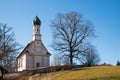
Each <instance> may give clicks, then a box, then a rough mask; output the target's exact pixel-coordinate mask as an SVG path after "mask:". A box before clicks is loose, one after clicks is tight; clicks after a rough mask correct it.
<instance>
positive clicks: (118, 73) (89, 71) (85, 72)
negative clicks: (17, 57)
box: [5, 66, 120, 80]
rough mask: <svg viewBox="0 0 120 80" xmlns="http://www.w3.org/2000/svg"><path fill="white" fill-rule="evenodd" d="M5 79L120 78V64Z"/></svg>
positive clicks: (112, 79)
mask: <svg viewBox="0 0 120 80" xmlns="http://www.w3.org/2000/svg"><path fill="white" fill-rule="evenodd" d="M5 80H120V66H97V67H85V68H79V69H76V70H67V71H59V72H51V73H48V74H35V75H32V76H21V77H16V78H15V77H14V79H13V77H10V78H9V79H5Z"/></svg>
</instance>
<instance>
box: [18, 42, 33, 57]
mask: <svg viewBox="0 0 120 80" xmlns="http://www.w3.org/2000/svg"><path fill="white" fill-rule="evenodd" d="M32 43H33V42H30V43H28V44H27V46H26V47H25V48H24V49H23V51H22V52H21V53H20V54H19V56H18V57H17V59H18V58H19V57H20V56H22V55H23V54H24V53H25V52H26V51H28V48H29V47H30V46H31V45H32Z"/></svg>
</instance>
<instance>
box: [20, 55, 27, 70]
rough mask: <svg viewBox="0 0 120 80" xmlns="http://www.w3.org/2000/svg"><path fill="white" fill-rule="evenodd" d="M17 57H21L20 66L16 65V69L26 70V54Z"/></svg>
mask: <svg viewBox="0 0 120 80" xmlns="http://www.w3.org/2000/svg"><path fill="white" fill-rule="evenodd" d="M19 59H22V66H20V67H18V71H23V70H26V54H24V55H22V56H21V57H20V58H19ZM19 59H18V61H19Z"/></svg>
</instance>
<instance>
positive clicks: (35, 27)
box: [33, 16, 41, 41]
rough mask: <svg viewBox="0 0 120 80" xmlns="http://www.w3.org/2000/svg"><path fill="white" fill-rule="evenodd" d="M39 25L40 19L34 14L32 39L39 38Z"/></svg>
mask: <svg viewBox="0 0 120 80" xmlns="http://www.w3.org/2000/svg"><path fill="white" fill-rule="evenodd" d="M40 26H41V21H40V19H39V18H38V16H36V17H35V18H34V20H33V41H35V40H41V34H40Z"/></svg>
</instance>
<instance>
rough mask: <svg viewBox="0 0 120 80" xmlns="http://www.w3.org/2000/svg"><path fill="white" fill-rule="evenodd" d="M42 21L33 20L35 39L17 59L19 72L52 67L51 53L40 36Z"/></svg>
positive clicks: (36, 18)
mask: <svg viewBox="0 0 120 80" xmlns="http://www.w3.org/2000/svg"><path fill="white" fill-rule="evenodd" d="M40 26H41V21H40V19H39V18H38V16H36V17H35V19H34V20H33V39H32V41H31V42H30V43H29V44H27V46H26V47H25V48H24V49H23V51H22V52H21V53H20V55H19V56H18V57H17V63H18V71H23V70H34V69H39V68H42V67H49V66H50V55H51V54H50V53H49V52H48V50H47V49H46V47H45V46H44V44H43V43H42V40H41V34H40Z"/></svg>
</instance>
